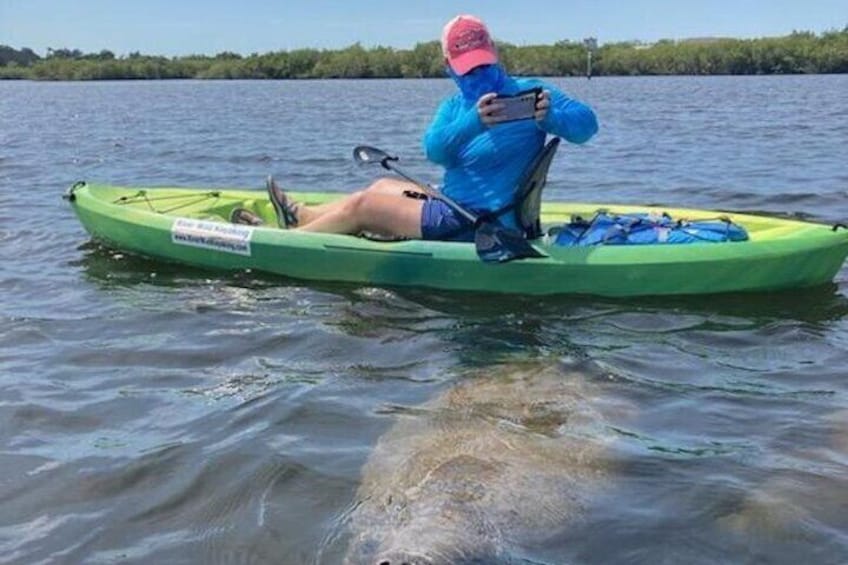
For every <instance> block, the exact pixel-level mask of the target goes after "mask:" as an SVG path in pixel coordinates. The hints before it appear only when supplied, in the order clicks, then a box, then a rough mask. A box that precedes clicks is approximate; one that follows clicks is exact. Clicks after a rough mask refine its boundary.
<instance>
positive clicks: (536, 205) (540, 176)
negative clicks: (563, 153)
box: [515, 137, 561, 239]
mask: <svg viewBox="0 0 848 565" xmlns="http://www.w3.org/2000/svg"><path fill="white" fill-rule="evenodd" d="M560 141H561V140H560V138H558V137H554V138H553V139H551V140H550V141H549V142H548V143H547V144H545V146H544V147H543V148H542V150H541V151H540V152H539V154H538V155H536V158H535V159H533V161H531V162H530V165H529V166H528V167H527V171H526V172H525V175H524V180H523V181H522V182H521V184H519V185H518V190H517V191H516V199H515V203H516V207H515V215H516V220H517V223H518V225H519V226H521V229H523V230H524V235H525V236H526V237H527V239H536V238H538V237H541V236H542V222H541V219H540V215H541V211H542V189H543V188H545V183H547V181H548V169H550V168H551V162H553V160H554V155H555V154H556V151H557V148H558V147H559V144H560Z"/></svg>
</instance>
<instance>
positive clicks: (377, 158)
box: [353, 145, 397, 166]
mask: <svg viewBox="0 0 848 565" xmlns="http://www.w3.org/2000/svg"><path fill="white" fill-rule="evenodd" d="M353 160H354V161H356V163H357V164H359V165H371V164H374V163H376V164H378V165H382V164H383V163H385V162H386V161H397V157H392V156H391V155H389V154H388V153H386V152H385V151H383V150H382V149H377V148H376V147H371V146H370V145H358V146H356V147H354V148H353ZM384 166H385V165H384Z"/></svg>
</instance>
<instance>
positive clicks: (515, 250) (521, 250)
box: [474, 222, 545, 263]
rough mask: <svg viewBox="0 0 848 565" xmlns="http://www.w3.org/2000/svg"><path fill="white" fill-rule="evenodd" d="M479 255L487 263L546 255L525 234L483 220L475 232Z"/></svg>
mask: <svg viewBox="0 0 848 565" xmlns="http://www.w3.org/2000/svg"><path fill="white" fill-rule="evenodd" d="M474 247H475V248H476V249H477V256H478V257H480V259H481V260H482V261H484V262H486V263H506V262H507V261H512V260H513V259H529V258H533V257H545V255H544V254H543V253H540V252H539V251H537V250H536V248H535V247H533V246H532V245H530V243H529V242H528V241H527V240H526V239H525V238H524V234H522V233H520V232H518V231H515V230H510V229H507V228H505V227H503V226H499V225H498V224H494V223H491V222H483V223H482V224H480V227H478V228H477V231H476V232H475V233H474Z"/></svg>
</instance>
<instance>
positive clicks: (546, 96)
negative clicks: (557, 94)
mask: <svg viewBox="0 0 848 565" xmlns="http://www.w3.org/2000/svg"><path fill="white" fill-rule="evenodd" d="M550 107H551V92H550V91H549V90H543V91H542V93H541V94H540V95H539V97H538V98H537V99H536V113H535V114H534V117H535V118H536V121H537V122H541V121H542V120H544V119H545V116H547V115H548V109H549V108H550Z"/></svg>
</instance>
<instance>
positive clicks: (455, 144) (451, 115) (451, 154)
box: [424, 97, 486, 167]
mask: <svg viewBox="0 0 848 565" xmlns="http://www.w3.org/2000/svg"><path fill="white" fill-rule="evenodd" d="M485 129H486V126H485V125H484V124H483V122H482V121H481V120H480V115H479V113H478V109H477V107H476V106H471V107H469V108H464V107H463V105H462V103H461V101H460V100H459V99H458V98H457V97H453V98H449V99H447V100H445V101H444V102H442V103H441V104H440V105H439V109H438V110H437V111H436V115H435V117H434V118H433V121H432V123H430V127H428V128H427V132H426V133H425V134H424V152H425V153H426V154H427V158H428V159H429V160H430V161H433V162H434V163H437V164H439V165H442V166H444V167H449V166H451V165H452V164H453V163H454V162H455V161H456V156H457V154H458V153H459V150H460V149H461V148H462V146H463V145H464V144H465V143H467V142H468V141H470V140H471V139H473V138H474V136H476V135H478V134H480V133H482V132H483V131H484V130H485Z"/></svg>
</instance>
